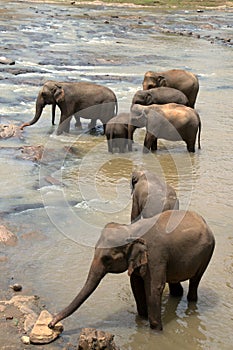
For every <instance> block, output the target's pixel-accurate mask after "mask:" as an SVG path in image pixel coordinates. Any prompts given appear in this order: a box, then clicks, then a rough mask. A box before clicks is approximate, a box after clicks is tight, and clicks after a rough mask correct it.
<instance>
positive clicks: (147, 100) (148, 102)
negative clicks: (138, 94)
mask: <svg viewBox="0 0 233 350" xmlns="http://www.w3.org/2000/svg"><path fill="white" fill-rule="evenodd" d="M152 104H153V97H152V94H151V92H150V90H149V91H148V93H147V97H146V105H147V106H149V105H152Z"/></svg>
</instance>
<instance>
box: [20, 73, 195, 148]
mask: <svg viewBox="0 0 233 350" xmlns="http://www.w3.org/2000/svg"><path fill="white" fill-rule="evenodd" d="M142 85H143V90H139V91H137V92H136V93H135V95H134V96H133V99H132V104H131V107H130V111H129V113H119V114H118V103H117V98H116V95H115V93H114V92H113V91H112V90H111V89H109V88H107V87H105V86H102V85H97V84H93V83H87V82H77V83H76V82H75V83H73V82H70V83H68V82H56V81H51V80H49V81H46V82H45V84H44V85H43V87H42V89H41V90H40V91H39V93H38V96H37V100H36V112H35V116H34V118H33V119H32V120H31V121H29V122H26V123H23V124H22V125H21V127H20V128H21V129H24V127H26V126H30V125H33V124H35V123H36V122H37V121H38V120H39V118H40V116H41V114H42V111H43V108H44V107H45V106H46V105H48V104H50V105H52V124H54V121H55V111H56V106H58V107H59V109H60V111H61V115H60V122H59V125H58V129H57V134H58V135H59V134H61V133H62V132H69V129H70V121H71V118H72V116H74V117H75V119H76V123H75V126H76V127H77V128H81V122H80V117H81V118H86V119H90V120H91V122H90V124H89V128H90V129H92V128H94V127H95V125H96V121H97V119H100V120H101V122H102V123H103V127H104V134H105V135H106V138H107V143H108V151H109V152H112V153H113V152H114V151H115V150H117V151H118V152H120V153H123V152H125V151H126V150H127V148H128V151H132V144H133V135H134V132H135V130H136V129H137V128H142V127H145V128H146V135H145V139H144V148H143V152H148V151H152V152H153V151H156V150H157V140H158V138H163V139H167V140H172V141H179V140H183V141H184V142H185V143H186V146H187V150H188V151H189V152H195V143H196V136H197V133H198V148H200V147H201V146H200V133H201V120H200V117H199V114H198V113H197V111H196V110H195V109H194V105H195V102H196V98H197V94H198V91H199V82H198V78H197V76H196V75H194V74H193V73H191V72H188V71H185V70H181V69H172V70H168V71H165V72H159V73H158V72H151V71H149V72H147V73H145V76H144V80H143V83H142Z"/></svg>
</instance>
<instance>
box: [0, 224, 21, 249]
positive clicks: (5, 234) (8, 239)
mask: <svg viewBox="0 0 233 350" xmlns="http://www.w3.org/2000/svg"><path fill="white" fill-rule="evenodd" d="M17 241H18V238H17V237H16V235H15V234H14V233H12V232H11V231H9V230H8V229H7V228H6V227H5V226H4V225H0V244H1V243H3V244H5V245H9V246H15V245H16V244H17Z"/></svg>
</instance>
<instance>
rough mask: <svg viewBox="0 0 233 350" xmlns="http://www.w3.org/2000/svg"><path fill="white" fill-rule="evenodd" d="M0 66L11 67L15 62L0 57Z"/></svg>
mask: <svg viewBox="0 0 233 350" xmlns="http://www.w3.org/2000/svg"><path fill="white" fill-rule="evenodd" d="M0 64H9V65H13V64H15V61H14V60H12V59H10V58H7V57H4V56H1V57H0Z"/></svg>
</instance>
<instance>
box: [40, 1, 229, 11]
mask: <svg viewBox="0 0 233 350" xmlns="http://www.w3.org/2000/svg"><path fill="white" fill-rule="evenodd" d="M54 1H55V2H70V3H75V2H90V3H91V2H94V1H95V0H76V1H75V0H54ZM99 1H103V2H106V3H117V4H121V3H131V4H135V5H142V6H155V7H159V8H185V9H198V8H200V9H201V8H216V7H219V6H226V7H233V0H228V1H221V0H99ZM44 2H46V1H44Z"/></svg>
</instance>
